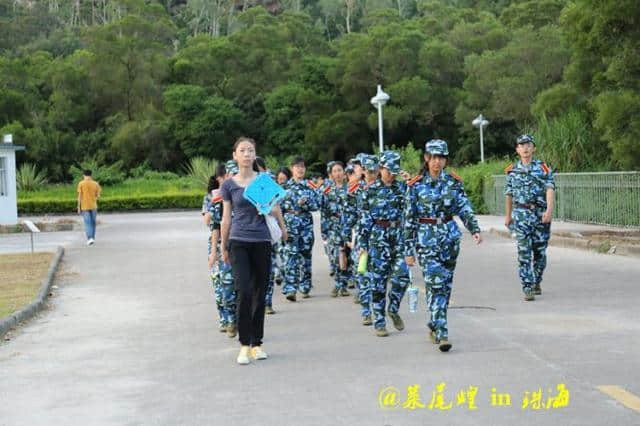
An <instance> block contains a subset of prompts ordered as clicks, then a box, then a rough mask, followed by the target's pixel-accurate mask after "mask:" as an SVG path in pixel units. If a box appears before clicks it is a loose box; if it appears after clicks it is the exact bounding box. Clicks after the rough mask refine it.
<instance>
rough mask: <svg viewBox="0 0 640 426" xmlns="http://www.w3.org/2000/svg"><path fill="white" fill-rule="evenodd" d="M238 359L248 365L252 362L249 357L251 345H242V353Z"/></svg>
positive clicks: (241, 363)
mask: <svg viewBox="0 0 640 426" xmlns="http://www.w3.org/2000/svg"><path fill="white" fill-rule="evenodd" d="M236 361H237V362H238V364H240V365H247V364H249V363H250V362H251V360H250V359H249V346H240V353H239V354H238V358H236Z"/></svg>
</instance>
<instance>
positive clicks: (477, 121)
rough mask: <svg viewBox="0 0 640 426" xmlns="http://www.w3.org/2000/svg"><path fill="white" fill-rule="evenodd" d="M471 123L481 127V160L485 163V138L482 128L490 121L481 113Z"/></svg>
mask: <svg viewBox="0 0 640 426" xmlns="http://www.w3.org/2000/svg"><path fill="white" fill-rule="evenodd" d="M471 124H473V125H474V126H475V127H477V128H479V129H480V162H482V163H484V140H483V132H482V129H484V128H485V127H486V126H487V124H489V122H488V121H487V120H485V119H484V117H483V116H482V114H480V115H479V116H477V117H476V118H475V119H474V120H473V121H472V122H471Z"/></svg>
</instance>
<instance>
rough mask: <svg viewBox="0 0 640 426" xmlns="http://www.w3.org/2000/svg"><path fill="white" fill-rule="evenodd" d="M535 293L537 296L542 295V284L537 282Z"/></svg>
mask: <svg viewBox="0 0 640 426" xmlns="http://www.w3.org/2000/svg"><path fill="white" fill-rule="evenodd" d="M533 294H535V295H536V296H540V295H541V294H542V288H541V287H540V284H535V285H534V286H533Z"/></svg>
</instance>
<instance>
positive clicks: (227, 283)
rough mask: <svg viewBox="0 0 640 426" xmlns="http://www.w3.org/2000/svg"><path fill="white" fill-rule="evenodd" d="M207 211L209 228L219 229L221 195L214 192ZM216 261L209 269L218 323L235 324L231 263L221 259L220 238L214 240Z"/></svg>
mask: <svg viewBox="0 0 640 426" xmlns="http://www.w3.org/2000/svg"><path fill="white" fill-rule="evenodd" d="M209 213H211V221H210V222H209V230H210V231H211V232H213V231H214V230H215V229H218V230H219V229H220V223H221V222H222V196H221V195H220V194H217V193H216V194H214V196H213V197H212V199H211V203H210V204H209ZM215 244H216V253H217V254H218V261H217V262H216V264H215V265H214V267H213V270H212V271H211V284H212V285H213V288H214V292H215V295H216V305H217V306H218V313H219V315H220V325H221V326H222V327H225V326H228V325H232V324H235V322H236V291H235V288H234V285H233V275H232V274H231V265H229V264H226V263H224V262H223V261H222V252H221V248H220V240H218V241H216V242H215ZM210 254H211V235H209V255H210Z"/></svg>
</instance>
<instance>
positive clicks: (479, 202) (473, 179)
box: [451, 159, 510, 214]
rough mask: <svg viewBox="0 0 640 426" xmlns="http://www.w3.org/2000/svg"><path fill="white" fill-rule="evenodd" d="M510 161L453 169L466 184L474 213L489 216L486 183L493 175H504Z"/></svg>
mask: <svg viewBox="0 0 640 426" xmlns="http://www.w3.org/2000/svg"><path fill="white" fill-rule="evenodd" d="M509 164H510V163H509V160H508V159H505V160H490V161H488V162H486V163H478V164H474V165H473V166H466V167H462V168H456V167H451V170H452V171H454V172H455V173H457V174H458V175H459V176H460V177H461V178H462V181H463V182H464V190H465V192H466V193H467V195H468V196H469V200H471V205H472V206H473V211H474V212H475V213H476V214H488V213H489V209H488V208H487V206H486V205H485V202H484V182H485V180H486V179H488V178H490V177H491V175H496V174H501V173H504V169H505V167H507V166H508V165H509Z"/></svg>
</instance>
